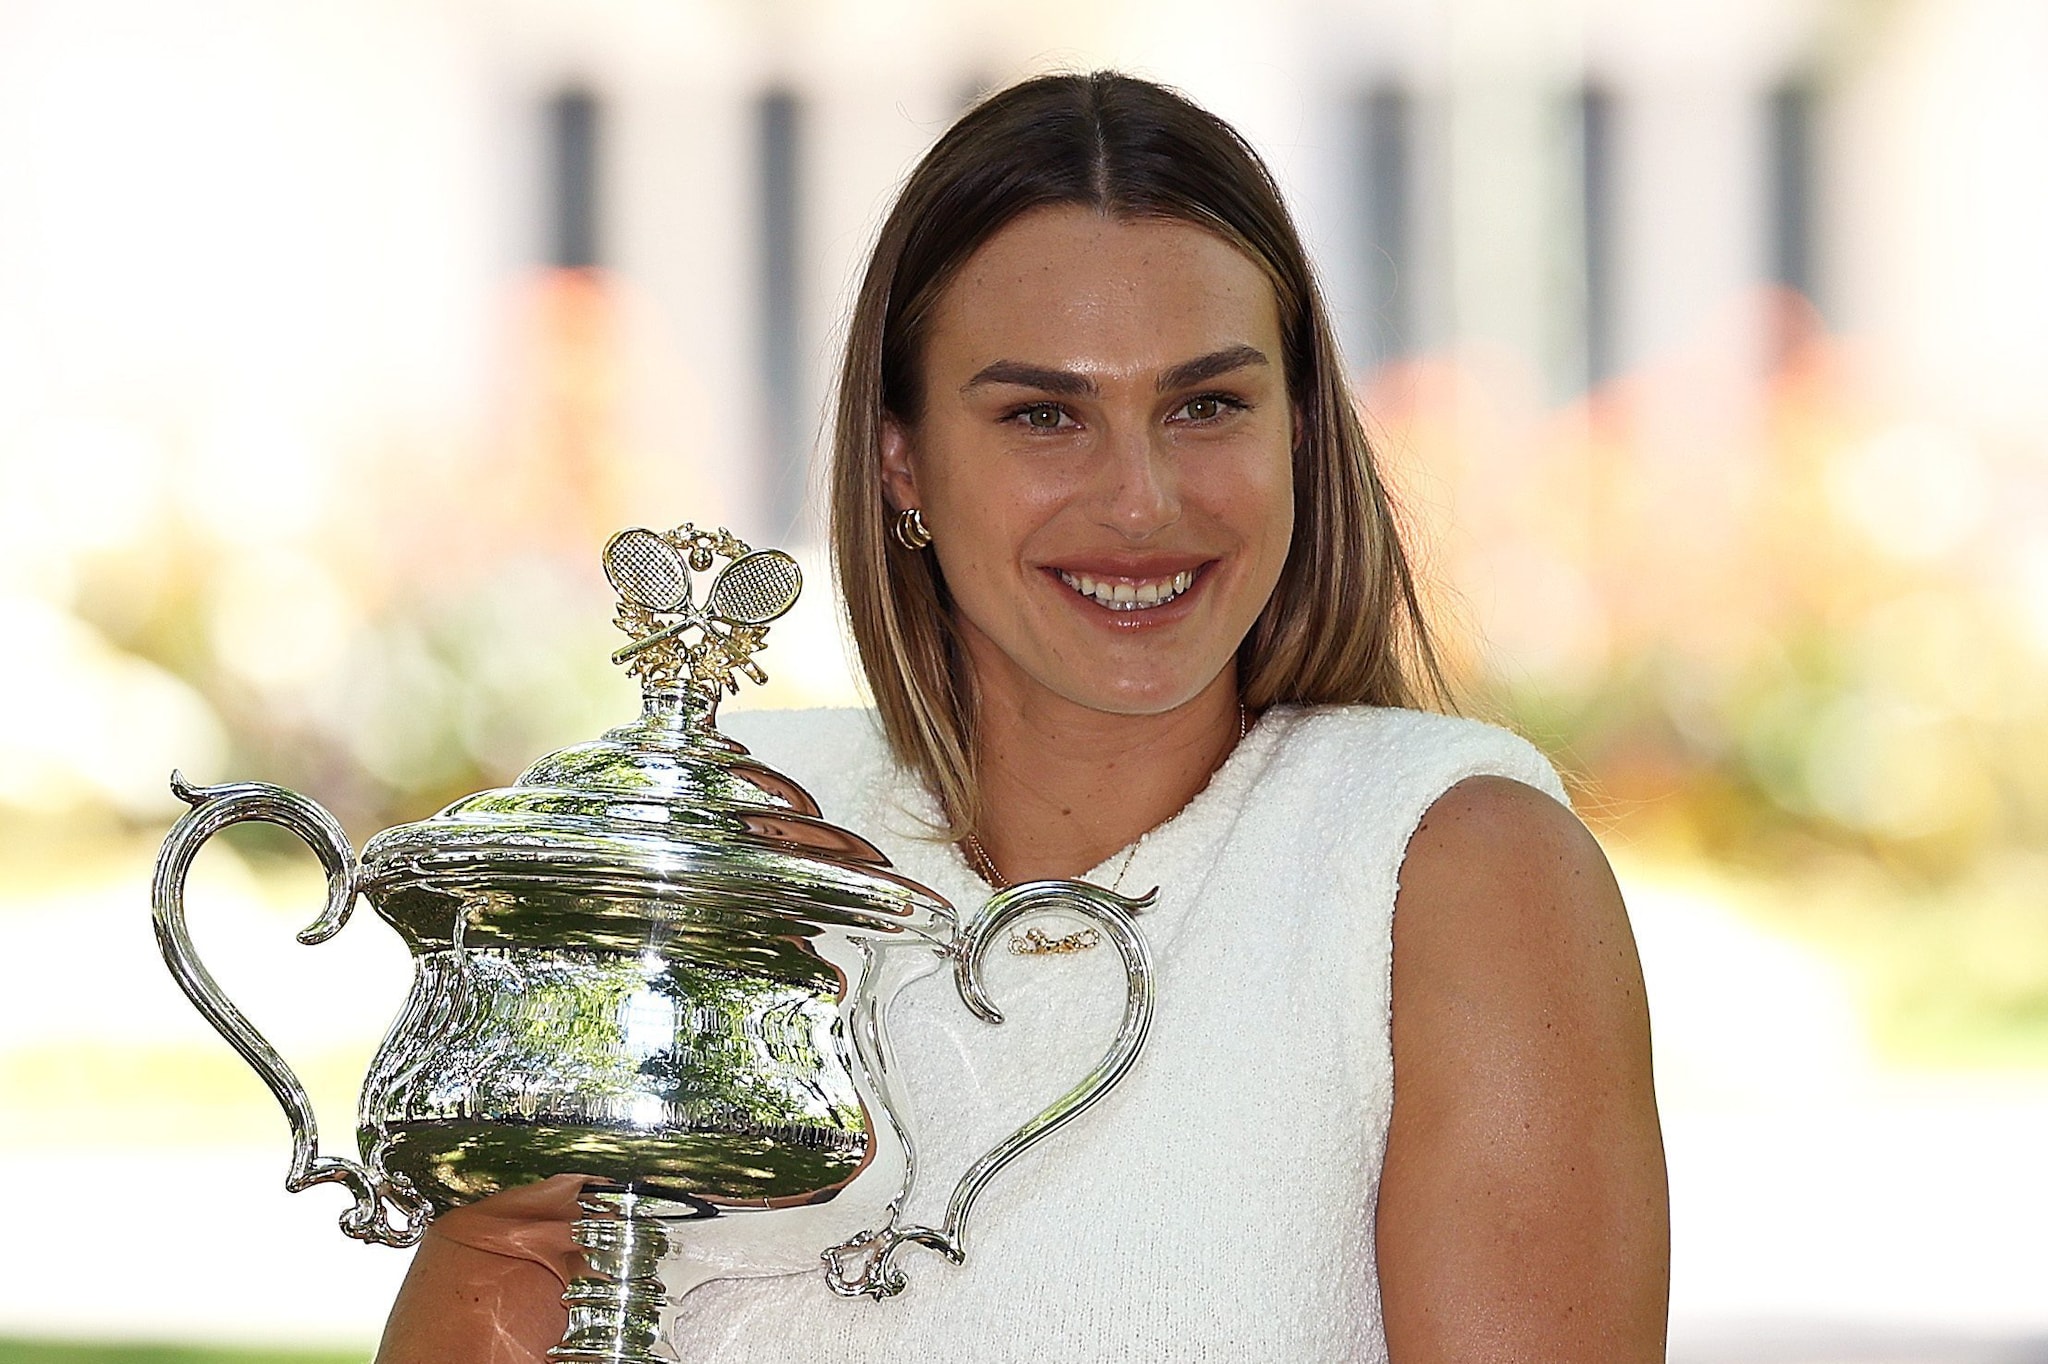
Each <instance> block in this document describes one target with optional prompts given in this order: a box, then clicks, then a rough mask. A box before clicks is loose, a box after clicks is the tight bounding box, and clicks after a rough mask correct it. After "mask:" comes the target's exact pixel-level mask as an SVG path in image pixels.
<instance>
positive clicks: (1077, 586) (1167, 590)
mask: <svg viewBox="0 0 2048 1364" xmlns="http://www.w3.org/2000/svg"><path fill="white" fill-rule="evenodd" d="M1053 571H1054V573H1056V574H1057V575H1058V576H1059V580H1060V581H1061V582H1063V583H1065V584H1066V585H1067V586H1068V587H1069V588H1071V589H1072V590H1073V591H1074V592H1076V593H1078V594H1079V595H1081V596H1083V597H1086V598H1088V599H1089V600H1090V601H1092V602H1094V603H1095V604H1096V605H1098V606H1101V607H1104V608H1106V609H1108V610H1111V611H1152V610H1156V609H1157V608H1159V607H1162V606H1164V605H1166V604H1167V603H1168V602H1170V601H1172V600H1174V599H1175V598H1176V597H1178V596H1180V595H1181V594H1182V593H1184V592H1186V591H1187V590H1188V589H1189V588H1190V587H1192V586H1194V583H1195V577H1196V573H1197V570H1195V569H1183V570H1182V571H1181V572H1179V573H1170V574H1167V575H1166V576H1165V577H1161V578H1123V577H1115V578H1110V577H1097V576H1095V575H1094V574H1092V573H1071V572H1068V571H1067V570H1066V569H1064V568H1060V569H1054V570H1053Z"/></svg>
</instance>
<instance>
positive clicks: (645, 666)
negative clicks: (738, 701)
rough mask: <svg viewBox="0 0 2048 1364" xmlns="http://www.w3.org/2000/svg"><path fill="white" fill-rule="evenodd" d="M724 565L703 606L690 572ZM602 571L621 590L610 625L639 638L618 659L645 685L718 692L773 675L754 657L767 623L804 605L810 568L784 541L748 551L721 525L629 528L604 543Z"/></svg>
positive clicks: (615, 659)
mask: <svg viewBox="0 0 2048 1364" xmlns="http://www.w3.org/2000/svg"><path fill="white" fill-rule="evenodd" d="M720 558H723V559H725V560H727V561H728V562H727V563H726V565H725V567H724V568H722V569H720V570H719V573H718V576H717V577H716V578H714V579H712V581H711V590H710V591H709V592H707V593H706V594H705V596H704V603H703V605H702V606H699V605H698V604H697V601H696V597H695V593H694V591H693V588H692V584H691V578H690V575H691V574H692V573H708V572H710V571H711V566H712V564H713V563H715V562H716V561H717V560H718V559H720ZM604 576H605V577H606V579H608V580H609V581H610V583H611V585H612V587H613V588H614V589H615V590H616V591H617V592H618V594H619V609H618V613H617V614H616V615H615V616H613V617H612V623H613V624H615V625H617V626H618V627H619V628H620V629H621V630H624V631H625V632H626V633H627V634H628V635H631V636H632V637H633V642H632V643H630V644H627V645H625V646H624V647H622V648H620V649H619V650H618V651H617V652H616V653H614V654H613V655H612V662H614V663H624V664H625V665H626V670H627V671H628V672H630V673H632V674H633V675H634V676H636V677H638V678H639V679H640V680H641V682H642V683H643V684H644V685H647V686H656V685H660V684H662V683H666V682H676V681H684V682H688V683H689V684H690V685H692V686H695V687H699V688H702V689H703V690H705V691H707V692H709V693H710V694H711V695H713V696H714V697H715V696H717V695H719V694H720V693H721V692H727V691H734V692H736V691H738V690H739V689H740V684H739V682H738V680H737V679H736V677H735V674H738V673H745V674H746V675H747V676H748V677H750V678H752V679H753V680H754V681H756V682H765V681H767V680H768V674H766V673H764V672H762V671H761V668H760V666H759V665H758V664H756V663H755V662H754V655H755V654H756V653H758V652H759V651H760V649H761V647H762V645H764V644H765V643H766V642H767V640H768V622H770V621H772V620H774V619H776V618H777V617H779V616H780V615H782V614H783V612H785V611H787V610H789V608H790V607H792V606H794V605H796V599H797V594H798V593H799V592H801V591H802V590H803V584H804V575H803V571H802V570H801V569H800V568H798V567H797V562H796V560H795V559H792V558H791V557H790V556H789V555H787V554H784V553H783V552H782V551H781V550H779V549H763V550H754V549H749V548H748V547H747V544H746V542H745V541H744V540H741V539H740V538H739V537H737V536H735V535H734V534H733V533H732V532H731V531H729V530H727V529H725V528H724V527H723V526H721V527H719V528H718V529H717V530H715V531H711V530H698V529H697V528H696V527H695V526H693V525H691V524H690V523H689V522H687V521H686V522H684V523H683V524H682V525H680V526H677V527H676V528H675V529H674V530H668V531H653V530H644V529H639V528H635V529H633V530H622V531H620V532H619V533H618V534H617V535H614V536H613V537H612V538H611V539H610V540H609V541H607V542H606V543H605V547H604Z"/></svg>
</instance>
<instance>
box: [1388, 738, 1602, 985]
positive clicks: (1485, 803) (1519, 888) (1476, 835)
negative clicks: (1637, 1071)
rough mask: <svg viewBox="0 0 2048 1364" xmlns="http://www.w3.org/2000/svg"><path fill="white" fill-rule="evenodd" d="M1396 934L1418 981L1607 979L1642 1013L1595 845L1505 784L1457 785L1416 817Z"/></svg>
mask: <svg viewBox="0 0 2048 1364" xmlns="http://www.w3.org/2000/svg"><path fill="white" fill-rule="evenodd" d="M1394 931H1395V940H1396V944H1397V947H1396V951H1397V953H1398V954H1400V955H1401V956H1405V957H1407V958H1408V960H1409V964H1411V965H1412V966H1414V967H1415V968H1416V970H1417V971H1418V972H1421V971H1429V972H1431V973H1434V972H1437V971H1446V972H1450V973H1452V974H1454V975H1457V976H1460V977H1474V976H1484V975H1487V974H1489V973H1493V972H1500V973H1504V976H1505V977H1506V978H1504V979H1502V980H1500V981H1498V982H1496V983H1498V984H1501V985H1510V984H1513V983H1514V980H1515V979H1517V978H1523V977H1536V976H1539V975H1542V976H1549V975H1551V974H1553V973H1555V972H1560V971H1561V972H1566V973H1568V974H1570V975H1572V976H1573V977H1575V978H1577V977H1589V976H1599V975H1602V974H1603V973H1604V974H1605V976H1606V978H1607V980H1608V981H1609V983H1610V984H1611V985H1612V986H1613V987H1615V988H1616V989H1618V990H1619V991H1620V993H1621V994H1622V995H1623V996H1626V997H1634V998H1635V999H1637V1000H1638V1001H1640V995H1641V983H1640V980H1639V979H1638V978H1637V973H1636V972H1635V970H1634V963H1635V944H1634V940H1633V938H1632V937H1631V936H1630V934H1629V931H1628V914H1627V911H1626V910H1625V909H1624V908H1623V905H1622V900H1621V892H1620V889H1619V888H1618V887H1617V886H1616V885H1615V881H1614V874H1613V872H1612V871H1611V870H1609V868H1608V865H1607V859H1606V857H1605V855H1604V854H1602V852H1601V851H1600V845H1599V844H1598V843H1597V842H1595V841H1594V839H1593V836H1592V834H1590V833H1588V832H1587V831H1586V827H1585V825H1583V824H1581V823H1580V822H1579V820H1578V817H1577V816H1575V815H1574V814H1572V812H1571V811H1570V810H1568V809H1566V808H1565V807H1564V806H1563V805H1561V804H1559V803H1558V802H1557V801H1555V800H1553V799H1551V797H1550V796H1549V795H1547V794H1545V793H1544V792H1542V791H1538V790H1537V789H1535V788H1534V787H1532V786H1526V785H1524V784H1522V783H1521V782H1518V781H1513V780H1510V779H1509V778H1506V777H1472V778H1469V779H1467V780H1465V781H1462V782H1459V783H1458V784H1457V785H1456V786H1453V787H1452V788H1451V789H1450V790H1449V791H1447V792H1445V793H1444V794H1443V795H1442V796H1441V797H1439V798H1438V799H1437V801H1436V803H1435V804H1433V805H1431V806H1430V807H1429V809H1428V810H1427V811H1426V812H1425V813H1424V814H1423V817H1422V821H1421V823H1420V824H1419V825H1418V826H1417V827H1416V830H1415V833H1414V835H1413V837H1412V838H1410V840H1409V843H1408V852H1407V856H1406V858H1405V859H1404V861H1403V863H1402V866H1401V888H1400V896H1399V900H1398V909H1397V912H1396V915H1395V928H1394ZM1530 983H1532V984H1533V983H1536V981H1535V980H1533V979H1532V980H1531V982H1530ZM1559 983H1560V984H1564V983H1571V984H1592V983H1593V982H1592V981H1591V980H1590V979H1575V980H1573V981H1571V982H1559Z"/></svg>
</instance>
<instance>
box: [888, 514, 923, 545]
mask: <svg viewBox="0 0 2048 1364" xmlns="http://www.w3.org/2000/svg"><path fill="white" fill-rule="evenodd" d="M889 534H890V535H892V536H894V537H895V539H896V543H897V544H899V545H901V546H903V547H904V548H905V549H907V550H910V551H912V552H915V551H917V550H920V549H923V548H924V547H925V546H926V545H928V544H930V543H931V542H932V532H931V527H929V526H927V525H926V524H925V523H924V513H923V512H921V511H919V510H918V509H917V508H915V507H905V508H904V509H903V510H902V511H900V512H898V513H896V524H895V525H894V526H891V527H890V528H889Z"/></svg>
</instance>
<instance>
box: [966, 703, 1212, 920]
mask: <svg viewBox="0 0 2048 1364" xmlns="http://www.w3.org/2000/svg"><path fill="white" fill-rule="evenodd" d="M979 701H980V705H979V709H978V713H977V717H976V719H977V734H976V742H977V745H978V749H977V756H978V759H979V763H980V779H981V780H980V796H981V807H982V815H981V820H980V823H979V825H978V826H977V827H976V829H975V830H974V833H975V836H976V837H977V838H978V839H979V840H980V842H981V845H982V848H983V850H984V851H985V852H986V853H987V855H988V857H989V859H990V860H991V861H992V862H993V863H994V865H995V868H996V869H997V870H998V872H999V873H1000V874H1001V876H1002V878H1003V879H1004V880H1006V881H1010V882H1017V881H1029V880H1037V879H1039V878H1041V877H1070V876H1080V875H1082V874H1084V873H1086V872H1087V871H1089V870H1090V869H1092V868H1094V867H1096V866H1098V865H1099V864H1100V863H1101V862H1102V861H1103V859H1105V858H1107V857H1108V856H1109V855H1110V854H1112V853H1114V852H1115V851H1116V850H1117V849H1119V848H1121V847H1124V846H1125V845H1126V844H1129V843H1131V842H1132V841H1133V840H1135V839H1137V838H1138V837H1139V836H1140V835H1142V834H1143V833H1145V832H1146V831H1147V830H1149V829H1152V828H1154V827H1156V826H1157V825H1159V824H1161V823H1163V822H1165V821H1166V820H1168V819H1170V818H1172V817H1173V816H1174V815H1175V814H1177V813H1179V811H1180V809H1181V807H1182V806H1184V805H1186V804H1187V803H1188V802H1189V801H1190V800H1192V799H1193V798H1194V796H1195V794H1196V793H1197V792H1199V791H1200V790H1201V789H1202V788H1203V787H1204V786H1206V785H1207V784H1208V782H1209V778H1210V777H1211V776H1212V775H1213V774H1214V773H1215V771H1216V769H1217V768H1218V767H1220V766H1222V764H1223V760H1224V759H1225V758H1227V757H1229V756H1230V751H1231V750H1232V749H1233V748H1235V747H1236V746H1237V740H1238V733H1239V724H1240V717H1241V715H1242V712H1241V710H1240V709H1239V706H1238V699H1237V675H1236V670H1235V669H1234V668H1227V669H1225V670H1224V671H1223V672H1222V673H1221V674H1220V675H1219V676H1218V677H1217V678H1216V680H1215V681H1214V682H1212V683H1210V684H1209V686H1207V687H1206V688H1204V689H1203V690H1202V692H1201V693H1200V694H1199V695H1197V696H1195V697H1194V698H1193V699H1191V700H1189V701H1188V702H1186V703H1184V704H1183V705H1180V706H1177V707H1175V708H1174V709H1172V710H1170V711H1164V712H1161V713H1159V714H1156V715H1113V714H1109V713H1106V712H1103V711H1098V710H1091V709H1089V708H1088V707H1086V706H1082V705H1079V704H1076V703H1074V702H1071V701H1067V700H1064V699H1063V698H1060V697H1056V696H1051V695H1049V694H1047V693H1044V692H1042V691H1034V692H1032V693H1031V694H1029V695H1026V696H1019V695H1016V694H1012V693H1010V692H1008V691H1007V690H1006V689H1003V688H986V689H984V690H983V692H982V694H981V696H980V698H979Z"/></svg>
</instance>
